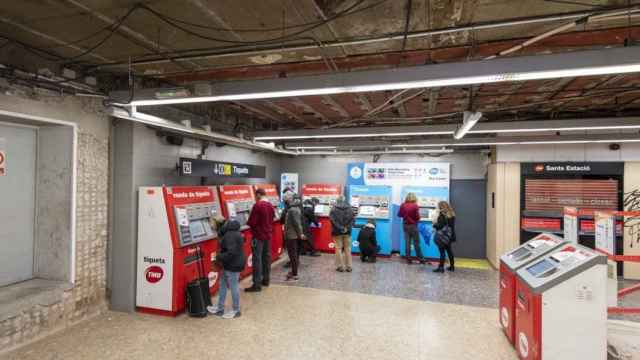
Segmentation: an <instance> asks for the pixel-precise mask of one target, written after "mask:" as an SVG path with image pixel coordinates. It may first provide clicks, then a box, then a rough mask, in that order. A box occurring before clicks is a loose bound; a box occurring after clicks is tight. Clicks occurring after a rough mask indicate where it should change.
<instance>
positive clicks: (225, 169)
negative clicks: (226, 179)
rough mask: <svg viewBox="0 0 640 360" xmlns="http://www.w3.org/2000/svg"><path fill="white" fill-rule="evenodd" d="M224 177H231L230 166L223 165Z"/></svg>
mask: <svg viewBox="0 0 640 360" xmlns="http://www.w3.org/2000/svg"><path fill="white" fill-rule="evenodd" d="M224 175H228V176H231V165H229V164H224Z"/></svg>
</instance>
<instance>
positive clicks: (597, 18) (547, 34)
mask: <svg viewBox="0 0 640 360" xmlns="http://www.w3.org/2000/svg"><path fill="white" fill-rule="evenodd" d="M638 11H640V9H634V10H631V9H629V10H626V11H613V12H608V13H604V14H598V15H592V16H586V17H584V18H579V19H577V20H574V21H573V22H570V23H568V24H564V25H562V26H559V27H557V28H554V29H551V30H549V31H545V32H544V33H542V34H540V35H538V36H535V37H533V38H531V39H529V40H527V41H525V42H523V43H522V44H518V45H516V46H513V47H510V48H508V49H506V50H502V51H500V52H499V53H497V54H495V55H491V56H489V57H486V58H485V60H491V59H495V58H497V57H499V56H505V55H509V54H512V53H514V52H517V51H520V50H522V49H524V48H525V47H527V46H531V45H533V44H535V43H537V42H540V41H542V40H544V39H546V38H548V37H550V36H553V35H555V34H558V33H561V32H564V31H568V30H571V29H573V28H575V27H577V26H578V25H580V24H588V23H591V22H597V21H603V20H611V19H615V18H618V17H620V16H623V17H628V16H630V15H631V14H635V13H636V12H638ZM636 15H637V14H636Z"/></svg>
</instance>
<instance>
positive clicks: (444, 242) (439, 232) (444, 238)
mask: <svg viewBox="0 0 640 360" xmlns="http://www.w3.org/2000/svg"><path fill="white" fill-rule="evenodd" d="M438 210H439V211H440V214H439V215H438V220H437V221H436V222H435V224H433V228H434V229H435V230H436V236H435V242H436V245H438V250H439V251H440V265H439V266H438V268H437V269H434V270H433V272H436V273H442V272H444V257H445V251H446V252H447V254H448V255H449V267H448V268H447V270H449V271H454V270H455V264H454V257H453V251H452V250H451V245H452V243H454V242H455V241H456V213H455V212H454V211H453V208H452V207H451V205H449V203H448V202H446V201H440V202H439V203H438Z"/></svg>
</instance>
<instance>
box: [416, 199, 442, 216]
mask: <svg viewBox="0 0 640 360" xmlns="http://www.w3.org/2000/svg"><path fill="white" fill-rule="evenodd" d="M438 202H440V199H439V198H434V197H430V196H418V207H420V220H422V221H425V220H432V219H431V217H432V216H433V212H434V211H436V208H437V207H438Z"/></svg>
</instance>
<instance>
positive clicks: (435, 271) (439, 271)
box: [433, 267, 444, 273]
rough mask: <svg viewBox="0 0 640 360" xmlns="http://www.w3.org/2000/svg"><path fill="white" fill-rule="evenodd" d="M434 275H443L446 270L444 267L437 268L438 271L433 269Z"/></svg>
mask: <svg viewBox="0 0 640 360" xmlns="http://www.w3.org/2000/svg"><path fill="white" fill-rule="evenodd" d="M433 272H434V273H443V272H444V268H442V267H437V268H436V269H433Z"/></svg>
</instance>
